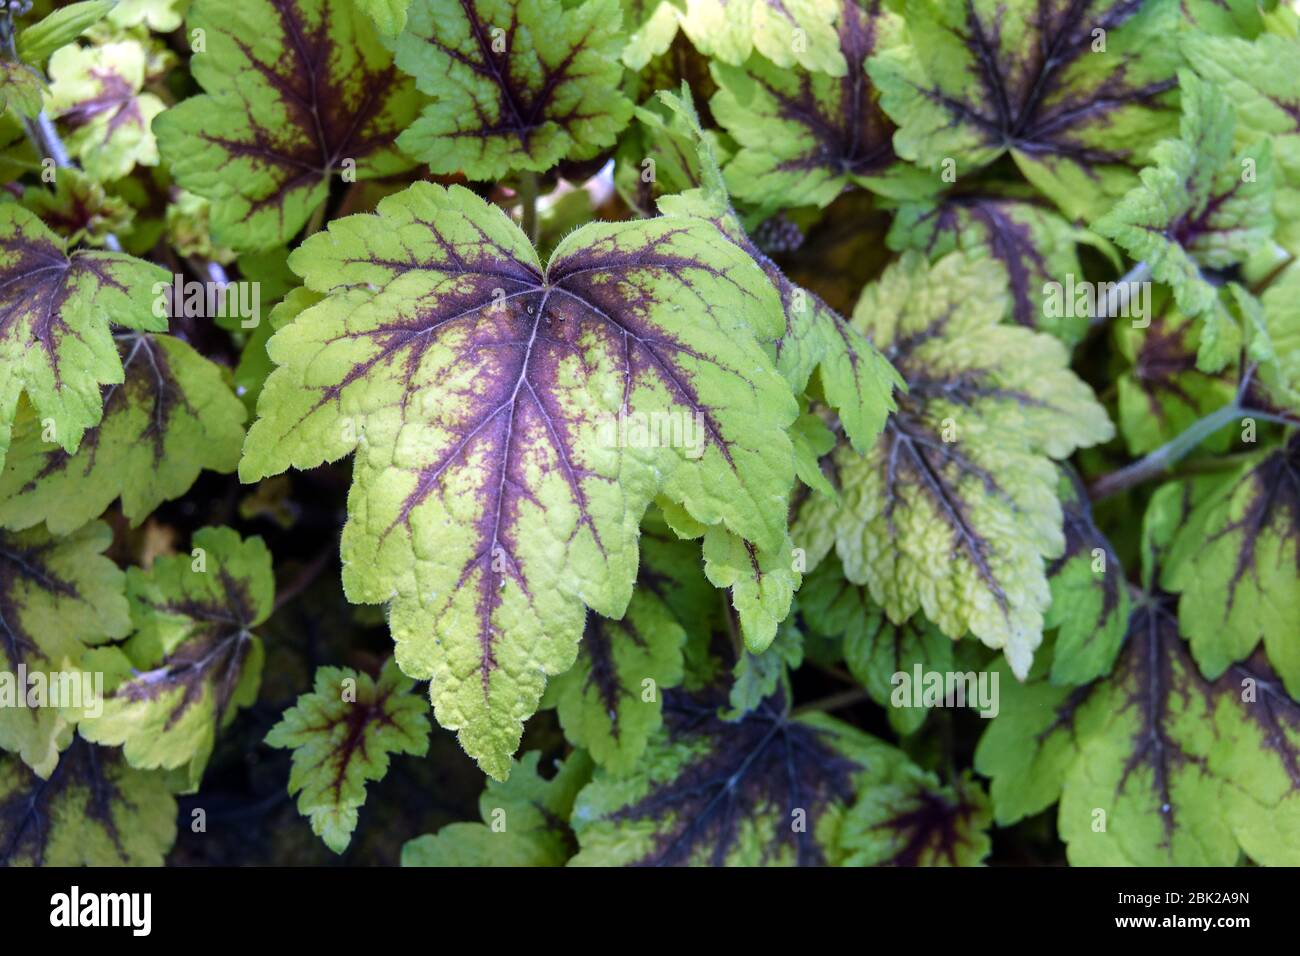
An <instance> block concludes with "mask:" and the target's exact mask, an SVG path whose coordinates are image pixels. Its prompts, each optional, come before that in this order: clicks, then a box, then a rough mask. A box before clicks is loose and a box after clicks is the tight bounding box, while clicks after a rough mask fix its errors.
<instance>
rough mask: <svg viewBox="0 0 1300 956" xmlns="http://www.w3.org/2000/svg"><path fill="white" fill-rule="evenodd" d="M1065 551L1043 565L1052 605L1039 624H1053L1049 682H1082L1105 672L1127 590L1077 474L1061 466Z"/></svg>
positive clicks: (1118, 637)
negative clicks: (1054, 636)
mask: <svg viewBox="0 0 1300 956" xmlns="http://www.w3.org/2000/svg"><path fill="white" fill-rule="evenodd" d="M1060 494H1061V510H1062V512H1063V513H1064V515H1065V525H1064V528H1065V551H1064V553H1063V554H1061V556H1060V557H1058V558H1056V559H1055V560H1054V561H1052V563H1051V565H1050V566H1049V567H1048V569H1047V575H1048V577H1049V578H1050V579H1051V586H1052V606H1051V608H1050V609H1049V610H1048V612H1047V615H1046V618H1045V620H1044V626H1046V627H1048V628H1052V627H1055V628H1058V631H1057V635H1056V643H1055V644H1054V645H1053V658H1052V674H1051V677H1052V682H1053V683H1056V684H1084V683H1087V682H1088V681H1090V680H1092V679H1093V678H1094V677H1100V676H1101V675H1103V674H1106V673H1109V671H1110V669H1111V665H1112V664H1114V662H1115V655H1116V654H1118V653H1119V648H1120V644H1122V643H1123V641H1124V634H1125V631H1126V630H1127V628H1128V618H1129V605H1130V601H1129V593H1128V582H1127V581H1126V580H1125V578H1124V568H1123V567H1122V566H1121V565H1120V562H1119V557H1118V556H1117V555H1116V554H1115V550H1114V549H1113V548H1112V547H1111V545H1110V542H1109V541H1107V540H1106V537H1105V535H1103V534H1102V533H1101V532H1100V531H1099V530H1098V529H1097V525H1096V524H1095V523H1094V522H1093V519H1092V506H1091V505H1090V504H1089V502H1088V495H1087V492H1086V491H1085V490H1084V488H1083V485H1082V484H1081V483H1080V482H1079V479H1078V476H1077V475H1075V474H1074V472H1073V470H1071V469H1069V468H1068V467H1062V469H1061V483H1060Z"/></svg>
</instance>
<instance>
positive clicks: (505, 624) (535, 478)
mask: <svg viewBox="0 0 1300 956" xmlns="http://www.w3.org/2000/svg"><path fill="white" fill-rule="evenodd" d="M290 264H291V265H292V266H293V268H294V269H295V270H296V271H297V272H298V273H299V274H300V275H301V276H302V277H303V278H304V280H305V281H306V283H307V285H308V287H309V288H312V289H314V290H316V291H318V292H321V293H324V294H325V295H326V298H325V300H324V301H322V302H321V303H320V304H318V305H316V306H313V307H311V308H309V309H307V310H306V311H304V312H302V313H301V314H300V315H298V316H297V318H295V319H294V320H293V322H292V323H291V324H290V325H288V326H286V327H285V328H283V329H281V330H280V331H279V332H277V333H276V334H275V336H274V337H273V338H272V339H271V341H270V343H269V346H268V348H269V351H270V355H271V358H272V360H273V361H274V362H276V364H277V365H279V366H280V367H279V368H278V369H277V370H276V371H275V372H273V373H272V374H271V376H270V378H269V379H268V380H267V383H266V387H265V389H264V390H263V392H262V397H261V400H260V402H259V405H258V408H259V415H260V417H259V419H258V420H257V421H256V422H255V423H254V425H253V427H252V429H251V430H250V432H249V435H248V441H247V444H246V446H245V451H244V460H243V462H242V463H241V465H240V474H241V476H242V477H243V478H244V480H246V481H252V480H256V479H258V478H262V477H265V476H267V475H271V474H275V473H278V472H280V471H283V470H284V469H285V468H287V467H291V466H292V467H297V468H310V467H313V466H315V465H317V464H319V463H320V462H321V461H325V460H332V459H335V458H339V457H341V456H343V455H345V454H348V453H349V452H352V451H354V450H355V451H356V452H357V456H356V459H355V464H354V478H353V481H354V491H353V493H352V496H351V505H350V508H351V517H350V520H349V522H348V524H347V526H346V527H345V529H344V532H343V543H342V553H343V562H344V572H343V575H344V587H345V589H346V591H347V593H348V596H349V598H350V599H352V600H354V601H360V602H369V603H378V602H384V601H391V612H390V618H389V621H390V625H391V628H392V631H393V636H394V638H395V639H396V641H397V660H398V663H399V664H400V665H401V666H402V669H403V670H404V671H405V672H406V673H408V674H410V675H412V676H415V677H417V678H421V679H429V680H430V693H431V695H432V698H433V702H434V706H435V709H436V712H437V716H438V721H439V723H441V724H442V725H443V726H444V727H448V728H451V729H456V730H458V731H459V732H460V738H461V742H462V744H463V745H464V746H465V748H466V750H468V751H469V752H470V754H471V755H473V756H474V757H475V758H476V759H477V760H478V761H479V762H480V765H481V766H482V767H483V768H484V770H486V771H487V772H489V773H490V774H492V775H494V776H498V777H503V776H504V775H505V774H506V773H507V772H508V767H509V763H508V758H509V756H510V754H511V753H513V752H514V750H515V747H516V746H517V745H518V741H519V734H520V725H521V722H522V720H523V719H524V718H526V717H527V716H529V715H530V714H531V713H532V712H533V711H534V710H536V708H537V704H538V701H539V699H540V697H541V693H542V689H543V687H544V685H545V678H546V675H547V674H558V673H561V672H563V671H565V670H567V669H568V668H569V667H571V666H572V664H573V661H574V655H575V654H576V652H577V645H578V640H579V637H580V635H581V632H582V628H583V615H584V606H586V607H590V608H592V609H593V610H594V611H596V612H597V613H599V614H603V615H605V616H606V617H610V618H616V619H617V618H621V617H622V615H623V612H624V611H625V610H626V608H627V602H628V600H629V599H630V597H631V591H632V582H633V580H634V578H635V575H636V566H637V553H636V534H637V525H638V524H639V521H640V517H641V515H642V514H643V513H644V511H645V508H646V506H647V505H648V504H649V502H650V500H651V499H652V498H653V496H654V495H655V494H657V493H658V492H659V491H660V490H662V491H663V492H665V493H666V494H667V495H668V496H669V497H670V498H673V499H675V500H678V501H681V502H682V503H683V504H684V505H685V506H686V508H687V510H688V511H689V512H690V513H691V514H692V516H693V517H695V518H696V519H698V520H700V521H703V522H705V523H708V524H717V523H723V524H725V525H726V527H727V528H729V529H730V530H732V531H734V532H735V533H736V534H739V535H741V536H742V537H744V538H745V539H746V540H749V541H752V542H754V544H755V545H756V546H757V547H761V548H767V549H776V548H778V547H779V546H780V544H781V542H782V540H783V539H784V536H785V515H784V510H785V508H784V495H785V494H786V493H787V492H788V491H789V489H790V486H791V484H792V482H793V479H794V472H793V460H792V454H791V446H790V441H789V438H788V437H786V434H785V429H786V428H787V427H788V426H789V425H790V423H791V422H792V421H793V420H794V417H795V413H796V410H797V409H796V406H795V402H794V398H793V396H792V395H791V394H790V390H789V388H788V386H787V385H786V384H785V382H784V380H783V379H782V378H781V377H780V376H779V375H778V374H777V372H776V370H775V368H774V367H773V366H772V363H771V360H770V359H769V358H768V355H767V352H766V351H765V350H764V348H763V346H762V345H761V344H760V343H761V342H762V341H769V342H770V341H772V340H774V339H775V338H776V337H777V335H779V333H780V328H781V318H780V310H779V304H778V299H777V296H776V292H775V290H774V289H773V288H772V286H771V284H770V283H769V282H768V281H767V279H766V277H765V276H764V275H763V273H762V271H761V270H760V269H759V268H758V267H757V266H756V265H755V264H754V262H753V260H752V259H750V258H749V257H748V256H747V255H745V254H744V252H743V251H742V250H740V249H739V248H738V247H736V246H734V245H732V244H731V243H728V242H726V241H725V240H724V239H723V238H722V236H721V235H720V234H719V233H718V232H717V230H716V228H715V227H714V226H712V225H710V224H709V223H708V222H706V221H704V220H701V219H693V218H687V217H674V216H665V217H662V218H660V219H656V220H651V221H648V222H645V223H627V224H620V225H603V224H593V225H589V226H586V227H584V228H582V229H580V230H578V231H577V232H574V233H572V234H571V235H569V236H568V237H567V238H566V239H565V240H564V241H563V242H562V243H561V244H560V246H559V247H558V248H557V249H556V250H555V252H554V254H553V255H552V257H551V260H550V262H549V263H548V264H547V265H546V266H542V264H541V263H540V262H539V260H538V258H537V254H536V252H535V251H534V250H533V248H532V246H531V245H530V244H529V242H528V240H527V238H526V237H525V236H524V234H523V233H522V232H520V231H519V229H518V228H517V227H516V226H514V225H513V224H512V223H511V222H510V221H509V220H508V219H507V218H506V217H505V216H504V215H503V214H502V213H501V211H500V210H499V209H493V208H492V207H490V206H488V205H487V204H486V203H484V202H483V201H482V200H480V199H478V198H477V197H476V196H474V195H473V194H472V193H470V192H468V191H467V190H464V189H462V188H459V187H452V188H451V189H443V188H442V187H439V186H432V185H428V184H417V185H416V186H413V187H411V188H410V189H408V190H406V191H405V192H403V193H400V194H398V195H396V196H392V197H389V198H388V199H385V200H384V201H383V202H381V203H380V205H379V210H378V213H377V214H375V215H367V216H356V217H349V218H346V219H342V220H338V221H337V222H335V223H333V224H331V226H330V229H329V232H328V233H327V234H323V235H320V236H316V237H313V238H312V239H310V240H309V241H308V242H306V243H305V244H304V245H303V246H302V247H300V248H299V249H298V250H297V251H295V252H294V254H293V255H292V256H291V258H290ZM688 317H689V319H688ZM629 415H642V416H651V415H654V416H658V417H659V420H660V421H667V422H669V423H671V422H673V421H674V420H675V421H677V422H678V424H679V425H680V427H681V428H682V431H683V433H684V431H685V429H686V427H687V426H688V425H689V427H690V428H692V429H698V434H697V435H696V438H697V440H695V441H693V442H692V443H690V444H689V446H688V447H682V445H683V444H686V443H684V442H677V443H676V444H675V443H674V442H673V440H672V435H671V433H670V434H669V435H668V436H667V439H668V440H665V441H660V440H658V439H662V438H664V436H663V435H662V434H660V435H659V436H657V438H656V439H655V440H648V441H646V442H638V441H630V440H628V436H627V435H625V434H622V432H623V431H624V430H623V429H622V423H623V422H624V421H625V420H626V419H627V416H629ZM670 432H671V428H670ZM640 446H645V447H640Z"/></svg>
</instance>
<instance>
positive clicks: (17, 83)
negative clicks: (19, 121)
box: [0, 61, 45, 119]
mask: <svg viewBox="0 0 1300 956" xmlns="http://www.w3.org/2000/svg"><path fill="white" fill-rule="evenodd" d="M44 96H45V83H44V81H43V80H42V79H41V78H40V77H39V76H37V75H36V74H35V73H33V72H32V70H31V69H30V68H29V67H27V66H25V65H24V64H22V63H11V62H8V61H3V62H0V107H3V108H4V109H10V110H13V111H14V112H15V113H17V114H18V115H19V116H21V117H25V118H26V119H33V118H35V117H36V116H37V115H38V114H39V113H40V112H41V107H42V105H43V102H44V100H43V97H44Z"/></svg>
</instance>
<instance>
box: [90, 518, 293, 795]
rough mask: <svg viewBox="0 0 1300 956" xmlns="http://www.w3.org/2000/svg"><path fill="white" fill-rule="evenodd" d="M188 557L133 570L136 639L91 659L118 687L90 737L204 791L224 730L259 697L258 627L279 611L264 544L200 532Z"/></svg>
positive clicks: (227, 533)
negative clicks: (178, 772) (177, 771)
mask: <svg viewBox="0 0 1300 956" xmlns="http://www.w3.org/2000/svg"><path fill="white" fill-rule="evenodd" d="M191 547H192V549H193V550H192V552H191V553H190V554H178V555H170V556H167V557H161V558H158V559H157V560H155V561H154V563H153V567H151V568H150V569H149V570H148V571H142V570H140V569H139V568H131V569H130V570H129V571H128V572H127V596H128V598H129V599H130V602H131V621H132V623H133V624H134V626H135V633H134V634H133V635H132V637H131V639H130V640H129V641H128V642H127V643H126V644H125V645H124V647H123V648H121V649H119V648H117V647H113V648H105V649H103V650H98V651H92V652H90V653H89V654H88V655H87V659H86V664H85V666H86V667H87V669H90V668H91V667H92V666H94V667H99V668H102V669H103V671H104V672H105V674H106V675H108V676H107V677H106V678H105V680H106V682H107V683H109V684H110V685H111V686H110V687H109V688H108V689H109V692H110V693H109V696H108V698H107V699H106V700H105V702H104V706H103V713H102V714H101V715H99V716H93V715H89V714H88V715H86V716H84V717H83V718H82V721H81V723H80V727H79V729H80V732H81V735H82V736H83V737H85V738H86V739H87V740H90V741H92V742H94V743H98V744H110V745H113V746H122V745H124V752H125V754H126V759H127V760H128V761H129V762H130V763H131V766H133V767H138V768H140V769H142V770H149V769H154V768H158V767H163V768H167V769H172V768H176V767H185V768H186V774H187V779H188V786H189V789H190V790H193V789H195V788H197V787H198V783H199V780H200V778H201V777H202V776H203V770H204V767H205V766H206V765H207V761H208V757H209V756H210V755H211V753H212V746H213V742H214V741H215V740H216V735H217V733H218V732H219V731H220V730H221V728H222V727H224V726H225V725H226V724H228V723H229V722H230V721H231V720H232V719H233V718H234V716H235V711H236V710H237V709H238V708H240V707H247V706H249V705H250V704H251V703H252V702H253V701H254V700H255V699H256V697H257V688H258V685H259V684H260V682H261V671H262V657H263V651H262V641H261V638H259V637H258V636H257V635H256V634H254V633H253V631H252V629H253V628H254V627H256V626H257V625H259V624H261V623H262V622H263V621H265V620H266V618H267V616H268V615H269V614H270V613H271V604H272V601H273V599H274V595H275V581H274V578H273V577H272V574H271V554H270V552H269V551H267V549H266V545H265V544H263V543H262V539H261V538H249V539H247V540H241V539H240V537H239V535H238V534H236V533H235V532H234V531H232V530H231V529H229V528H201V529H199V530H198V531H196V532H194V535H193V537H192V538H191Z"/></svg>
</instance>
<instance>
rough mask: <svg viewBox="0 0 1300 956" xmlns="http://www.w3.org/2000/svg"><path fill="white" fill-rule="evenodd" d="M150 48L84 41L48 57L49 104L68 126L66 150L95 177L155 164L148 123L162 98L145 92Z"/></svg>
mask: <svg viewBox="0 0 1300 956" xmlns="http://www.w3.org/2000/svg"><path fill="white" fill-rule="evenodd" d="M147 60H148V53H147V51H146V50H145V47H144V44H142V43H139V42H138V41H136V40H123V41H122V42H120V43H105V44H103V45H101V46H94V47H83V46H79V45H78V44H75V43H73V44H70V45H68V46H65V47H63V48H62V49H60V50H57V51H56V52H55V54H54V55H53V56H52V57H50V67H49V69H50V95H49V100H48V106H47V108H48V110H49V112H50V115H51V116H53V117H54V118H55V119H57V120H58V121H59V122H60V123H61V124H62V125H63V127H64V129H66V130H68V131H69V132H68V135H67V139H66V145H67V147H68V151H69V152H70V153H71V154H72V155H74V156H76V157H77V159H78V160H79V161H80V163H81V166H82V168H83V169H84V170H85V171H86V172H87V173H88V174H90V175H91V176H93V177H94V178H95V179H98V180H101V181H107V180H110V179H120V178H121V177H123V176H125V175H126V174H127V173H129V172H131V170H133V169H134V168H135V167H136V165H137V164H139V165H141V166H157V165H158V144H157V143H156V142H155V141H154V135H153V130H152V129H151V128H150V124H152V123H153V119H154V117H155V116H157V115H158V114H159V113H161V112H162V111H163V102H162V100H160V99H159V98H158V97H157V96H156V95H154V94H153V93H146V92H143V87H144V81H145V65H146V62H147Z"/></svg>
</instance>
